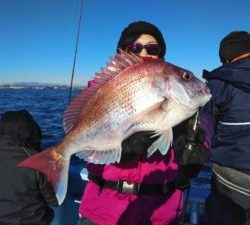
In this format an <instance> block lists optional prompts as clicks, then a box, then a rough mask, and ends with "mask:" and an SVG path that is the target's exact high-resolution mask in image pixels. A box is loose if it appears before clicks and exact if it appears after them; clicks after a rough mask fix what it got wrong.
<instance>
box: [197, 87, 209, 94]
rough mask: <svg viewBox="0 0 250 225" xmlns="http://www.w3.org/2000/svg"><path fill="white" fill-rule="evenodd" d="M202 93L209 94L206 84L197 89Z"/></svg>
mask: <svg viewBox="0 0 250 225" xmlns="http://www.w3.org/2000/svg"><path fill="white" fill-rule="evenodd" d="M199 91H200V92H201V93H202V94H204V95H211V93H210V89H209V88H208V87H207V86H203V87H201V88H200V90H199Z"/></svg>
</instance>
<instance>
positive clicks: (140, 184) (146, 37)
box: [78, 21, 206, 225]
mask: <svg viewBox="0 0 250 225" xmlns="http://www.w3.org/2000/svg"><path fill="white" fill-rule="evenodd" d="M120 49H122V50H125V51H126V52H132V53H134V54H136V55H138V56H140V57H141V58H142V59H143V60H144V61H146V62H148V61H149V62H150V61H158V60H159V59H160V60H163V59H164V55H165V51H166V45H165V41H164V38H163V36H162V34H161V32H160V30H159V29H158V28H157V27H156V26H154V25H153V24H150V23H148V22H144V21H138V22H134V23H131V24H130V25H129V26H128V27H127V28H126V29H124V31H123V32H122V34H121V37H120V40H119V42H118V46H117V51H118V52H119V51H120ZM141 76H143V75H141ZM185 79H186V80H188V79H189V74H187V75H186V77H185V76H184V80H185ZM94 85H95V82H94V81H91V82H89V86H90V87H92V86H94ZM124 88H125V87H124ZM145 94H146V93H145ZM183 97H184V96H183ZM143 100H144V99H141V101H143ZM145 100H146V99H145ZM146 101H147V100H146ZM172 107H174V105H172ZM190 116H191V115H190ZM152 117H153V115H152ZM170 119H171V118H170ZM184 124H185V125H184ZM185 126H186V123H184V122H183V123H182V125H181V126H179V127H178V128H177V129H176V130H174V139H175V136H179V137H180V138H179V139H178V141H177V142H179V144H177V142H176V149H178V151H179V152H181V151H183V149H184V146H185V142H184V143H183V137H184V135H185V131H186V129H185ZM183 127H184V129H183ZM180 131H181V132H180ZM175 132H177V133H175ZM153 134H154V133H153V132H151V131H141V132H136V133H134V134H132V135H131V136H130V137H129V138H126V139H125V140H124V141H123V142H122V152H121V159H120V162H119V163H111V164H93V163H89V164H88V172H89V182H88V184H87V186H86V188H85V191H84V195H83V197H82V201H81V205H80V208H79V213H80V215H81V218H80V219H79V223H78V225H91V224H92V225H94V224H98V225H115V224H117V225H125V224H126V225H127V224H129V225H142V224H145V225H147V224H148V225H149V224H153V225H166V224H177V223H178V221H179V218H180V217H181V214H182V207H183V190H184V189H185V188H186V187H187V186H188V184H189V183H188V182H189V176H190V175H187V174H188V172H189V173H190V174H191V173H192V172H191V171H183V172H184V173H185V175H183V176H184V177H180V176H181V175H180V174H179V163H178V159H177V156H176V153H175V151H174V149H173V148H171V147H169V146H165V145H164V146H163V151H165V152H166V151H168V152H167V154H164V155H162V153H161V152H160V151H154V152H153V153H152V154H150V157H148V155H149V154H148V153H147V150H148V148H149V147H150V146H152V143H153V142H155V141H156V142H157V139H158V140H159V139H160V138H161V137H159V136H160V135H153ZM170 136H172V134H171V135H168V136H167V137H164V138H165V139H166V140H165V141H166V142H169V139H170ZM197 136H198V135H197ZM171 138H172V137H171ZM202 141H203V140H200V141H198V143H196V149H199V150H201V151H202V150H204V148H205V147H204V146H203V144H202ZM180 143H181V144H180ZM205 151H206V150H205ZM199 163H200V162H199ZM200 164H202V163H200ZM185 169H186V170H188V169H187V168H186V167H185ZM197 172H198V171H197V170H196V172H195V174H197ZM184 173H183V174H184ZM177 176H179V177H178V179H177Z"/></svg>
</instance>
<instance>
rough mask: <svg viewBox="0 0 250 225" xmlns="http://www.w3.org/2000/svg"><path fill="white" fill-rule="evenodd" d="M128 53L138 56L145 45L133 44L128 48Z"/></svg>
mask: <svg viewBox="0 0 250 225" xmlns="http://www.w3.org/2000/svg"><path fill="white" fill-rule="evenodd" d="M127 49H128V51H130V52H133V53H135V54H138V53H140V52H141V51H142V49H143V45H141V44H140V43H135V44H131V45H129V46H128V47H127Z"/></svg>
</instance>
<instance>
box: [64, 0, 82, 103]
mask: <svg viewBox="0 0 250 225" xmlns="http://www.w3.org/2000/svg"><path fill="white" fill-rule="evenodd" d="M82 12H83V0H81V6H80V16H79V20H78V28H77V36H76V46H75V54H74V61H73V68H72V73H71V81H70V86H69V99H68V105H69V104H70V101H71V95H72V87H73V80H74V74H75V65H76V55H77V50H78V42H79V37H80V29H81V22H82Z"/></svg>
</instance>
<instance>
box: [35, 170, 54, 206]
mask: <svg viewBox="0 0 250 225" xmlns="http://www.w3.org/2000/svg"><path fill="white" fill-rule="evenodd" d="M38 186H39V190H40V193H41V195H42V196H43V198H44V200H45V201H46V202H47V204H48V205H51V206H54V207H57V206H59V205H58V201H57V198H56V195H55V192H54V190H53V188H52V185H51V184H50V183H49V182H48V180H47V178H46V177H45V176H44V175H43V174H42V173H38Z"/></svg>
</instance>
